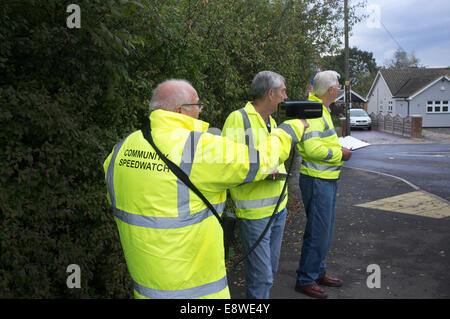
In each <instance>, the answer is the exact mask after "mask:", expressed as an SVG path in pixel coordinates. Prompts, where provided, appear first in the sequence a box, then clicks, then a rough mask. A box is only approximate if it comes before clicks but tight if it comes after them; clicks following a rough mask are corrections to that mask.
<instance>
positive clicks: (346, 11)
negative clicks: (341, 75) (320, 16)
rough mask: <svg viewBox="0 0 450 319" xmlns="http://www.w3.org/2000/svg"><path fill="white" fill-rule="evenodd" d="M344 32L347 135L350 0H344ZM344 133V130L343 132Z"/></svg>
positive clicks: (346, 129) (348, 123) (348, 133)
mask: <svg viewBox="0 0 450 319" xmlns="http://www.w3.org/2000/svg"><path fill="white" fill-rule="evenodd" d="M344 32H345V91H344V100H345V107H344V111H345V135H344V136H347V135H350V110H349V106H350V99H351V95H350V75H349V51H348V0H344ZM343 133H344V132H343Z"/></svg>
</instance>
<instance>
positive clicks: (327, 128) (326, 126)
mask: <svg viewBox="0 0 450 319" xmlns="http://www.w3.org/2000/svg"><path fill="white" fill-rule="evenodd" d="M322 120H323V122H324V123H325V131H328V130H329V129H330V127H329V126H328V122H327V120H326V119H325V116H323V115H322Z"/></svg>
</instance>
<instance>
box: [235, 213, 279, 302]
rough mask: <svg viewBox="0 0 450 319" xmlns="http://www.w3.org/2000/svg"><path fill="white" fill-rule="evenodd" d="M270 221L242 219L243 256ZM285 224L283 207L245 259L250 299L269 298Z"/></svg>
mask: <svg viewBox="0 0 450 319" xmlns="http://www.w3.org/2000/svg"><path fill="white" fill-rule="evenodd" d="M269 219H270V216H269V217H266V218H261V219H241V223H240V233H241V241H242V248H243V250H244V253H246V252H247V251H248V250H249V249H250V247H251V246H253V244H254V243H255V242H256V240H257V239H258V238H259V236H260V235H261V233H262V232H263V230H264V228H265V227H266V225H267V222H268V221H269ZM285 222H286V208H284V209H283V210H281V211H280V212H278V213H277V215H276V216H275V217H274V220H273V221H272V224H271V225H270V228H269V229H268V230H267V233H266V234H265V236H264V237H263V239H262V240H261V242H260V243H259V245H258V246H257V247H256V248H255V250H253V252H252V253H250V255H249V256H248V257H247V258H245V259H244V266H245V280H246V284H247V298H249V299H269V298H270V289H271V288H272V285H273V277H274V275H275V273H276V272H277V270H278V261H279V259H280V250H281V241H282V238H283V232H284V224H285Z"/></svg>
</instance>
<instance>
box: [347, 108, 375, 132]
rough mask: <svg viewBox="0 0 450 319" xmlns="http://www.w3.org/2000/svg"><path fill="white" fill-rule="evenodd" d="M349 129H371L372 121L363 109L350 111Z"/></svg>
mask: <svg viewBox="0 0 450 319" xmlns="http://www.w3.org/2000/svg"><path fill="white" fill-rule="evenodd" d="M350 128H367V129H368V130H371V129H372V120H371V118H370V116H369V115H368V114H367V113H366V111H364V110H363V109H350Z"/></svg>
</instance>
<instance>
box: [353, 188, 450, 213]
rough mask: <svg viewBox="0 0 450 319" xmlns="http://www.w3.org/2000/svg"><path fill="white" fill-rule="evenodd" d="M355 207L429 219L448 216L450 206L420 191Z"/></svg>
mask: <svg viewBox="0 0 450 319" xmlns="http://www.w3.org/2000/svg"><path fill="white" fill-rule="evenodd" d="M355 206H358V207H364V208H371V209H378V210H384V211H389V212H397V213H403V214H410V215H417V216H424V217H431V218H445V217H449V216H450V205H449V204H448V203H447V202H446V201H443V200H441V199H439V198H437V197H435V196H432V195H430V194H427V193H425V192H422V191H415V192H410V193H405V194H402V195H397V196H392V197H387V198H383V199H379V200H376V201H373V202H368V203H364V204H358V205H355Z"/></svg>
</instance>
